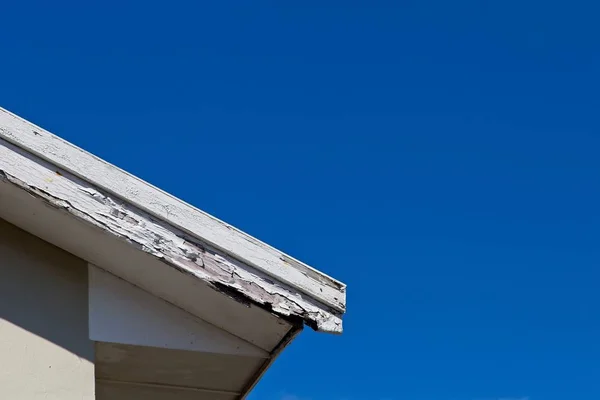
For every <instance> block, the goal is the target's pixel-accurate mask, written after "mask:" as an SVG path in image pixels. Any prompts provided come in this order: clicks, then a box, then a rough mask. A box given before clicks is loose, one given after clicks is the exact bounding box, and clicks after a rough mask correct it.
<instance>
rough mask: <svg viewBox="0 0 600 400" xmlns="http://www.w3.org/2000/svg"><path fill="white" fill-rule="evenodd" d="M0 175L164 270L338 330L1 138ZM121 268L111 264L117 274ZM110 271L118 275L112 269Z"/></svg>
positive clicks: (238, 267)
mask: <svg viewBox="0 0 600 400" xmlns="http://www.w3.org/2000/svg"><path fill="white" fill-rule="evenodd" d="M0 173H1V174H2V175H4V180H5V181H6V182H8V183H10V184H12V185H15V186H18V187H19V188H21V189H22V190H24V191H26V192H28V193H29V194H31V195H33V196H35V197H37V198H40V199H43V200H44V201H45V202H46V204H48V205H49V206H51V207H55V208H58V209H60V210H63V211H65V212H67V213H68V214H70V215H72V216H74V217H76V218H77V219H78V220H80V221H81V222H84V223H86V224H89V225H92V226H95V227H97V228H99V229H102V230H103V231H104V232H105V233H106V234H108V235H112V236H114V237H116V238H119V239H120V240H122V241H126V242H128V243H130V244H131V246H132V248H135V249H136V251H140V252H144V253H146V254H149V255H152V256H153V257H154V258H156V259H159V260H161V261H162V262H163V263H164V264H166V265H167V266H171V267H172V268H174V269H176V270H178V271H181V272H183V273H185V274H189V275H191V276H194V277H195V278H197V279H198V280H200V281H203V282H206V283H208V284H209V285H211V286H212V287H213V288H215V289H217V290H220V291H223V292H224V293H226V294H227V295H232V296H233V295H237V294H239V295H241V296H242V297H243V298H245V299H249V300H250V301H252V302H253V303H255V304H260V305H263V306H264V307H266V308H269V309H271V310H272V311H273V312H274V313H276V314H278V315H280V316H286V317H296V318H301V319H302V320H304V321H305V322H306V323H307V324H309V325H311V326H314V327H315V328H316V329H317V330H320V331H323V332H332V333H340V332H341V331H342V321H341V318H340V314H341V313H339V312H336V311H335V310H333V309H331V308H329V307H327V306H325V305H323V304H322V303H320V302H318V301H315V300H314V299H313V298H312V297H309V296H305V295H303V294H302V293H299V292H298V291H297V290H296V288H295V287H290V286H287V285H285V284H281V283H279V282H278V281H272V280H271V279H269V277H268V276H266V275H265V274H264V273H262V272H261V271H260V270H256V269H255V268H253V267H252V266H248V265H245V264H243V263H240V262H239V261H238V260H236V259H233V258H230V257H228V256H227V255H226V254H223V253H221V252H219V251H218V250H215V249H213V248H211V247H209V246H204V245H203V244H201V243H197V242H195V241H194V239H193V238H190V237H189V235H187V234H186V233H185V232H183V231H181V230H179V229H178V228H176V227H174V226H172V225H169V224H166V223H164V222H162V221H157V220H156V219H155V218H153V217H152V216H150V215H149V214H147V213H146V212H145V211H143V210H141V209H139V208H137V207H134V206H132V205H130V204H128V203H125V202H123V201H122V200H121V199H119V198H118V197H114V196H112V195H110V194H108V193H106V192H104V191H102V190H101V189H100V188H97V187H95V186H93V185H92V184H90V183H89V182H86V181H84V180H82V179H80V178H78V177H76V176H74V175H72V174H70V173H69V172H67V171H63V170H60V169H57V168H56V166H54V165H52V164H50V163H48V162H45V161H43V160H40V159H38V158H37V157H36V156H33V155H31V154H28V153H26V152H25V151H23V149H21V148H19V147H16V146H14V145H12V144H10V143H7V142H6V141H4V140H2V139H0ZM96 251H98V252H108V256H109V257H110V256H112V257H114V255H112V254H111V253H110V251H111V249H97V250H96ZM88 261H91V260H88ZM97 265H99V266H100V267H102V268H105V267H104V265H101V264H97ZM126 267H127V266H119V265H117V268H118V269H123V270H124V269H125V268H126ZM111 272H113V273H115V274H116V275H118V276H121V275H120V274H119V272H118V271H115V270H114V269H113V270H111ZM133 278H134V279H137V278H136V277H133ZM125 279H128V280H130V279H132V277H131V276H130V277H127V278H125ZM165 284H166V283H165ZM142 287H143V286H142ZM173 290H177V288H176V287H175V288H173ZM153 293H154V292H153ZM157 295H158V294H157ZM172 295H173V293H171V296H172ZM159 296H160V297H164V296H162V295H159ZM172 302H173V301H172ZM175 303H176V302H175Z"/></svg>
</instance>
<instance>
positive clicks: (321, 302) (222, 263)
mask: <svg viewBox="0 0 600 400" xmlns="http://www.w3.org/2000/svg"><path fill="white" fill-rule="evenodd" d="M82 129H85V128H84V127H82ZM133 150H135V149H132V151H133ZM0 183H1V184H0V201H2V199H3V197H2V195H3V194H4V195H6V193H8V192H9V191H11V193H13V192H14V193H16V192H15V191H20V192H23V193H27V194H28V195H29V196H33V198H35V199H36V200H37V201H38V202H37V203H35V204H38V203H39V204H42V203H43V204H44V206H45V207H48V206H50V207H51V208H53V209H58V210H60V211H61V214H57V215H60V217H57V218H61V220H60V221H61V226H62V224H63V223H64V229H65V230H67V229H68V230H69V232H73V233H72V234H69V235H67V234H66V232H65V235H62V236H61V235H57V234H56V232H54V233H53V232H50V231H49V230H48V227H47V225H48V221H49V219H47V220H39V221H37V219H36V218H37V217H35V216H33V215H30V214H36V213H40V215H41V213H44V212H45V211H44V210H42V208H40V209H39V210H38V209H32V210H31V212H30V213H29V214H28V215H25V213H23V212H22V210H16V207H12V209H11V210H12V211H11V210H8V208H6V209H5V210H4V212H3V213H0V217H3V218H8V217H9V216H10V215H12V214H11V212H12V213H13V214H14V215H13V221H14V220H16V219H18V218H20V219H27V221H29V222H27V224H25V222H23V225H27V226H28V229H29V230H30V231H33V232H35V233H36V234H37V235H38V236H40V237H42V238H43V239H45V240H48V241H51V242H54V243H55V244H57V245H60V247H63V248H65V249H66V250H68V251H71V252H73V253H74V254H76V255H78V256H80V257H82V258H85V259H87V261H89V262H91V263H94V264H96V265H98V266H99V267H101V268H103V269H106V270H108V271H110V272H112V273H114V274H115V275H117V276H121V277H123V278H124V279H126V280H129V281H132V282H133V283H134V284H136V285H139V286H141V287H143V288H145V289H146V290H148V291H150V292H151V293H153V294H155V295H157V296H159V297H162V298H164V299H166V300H168V301H170V302H172V303H174V304H176V305H178V306H179V307H181V308H184V309H185V310H187V311H190V312H192V313H196V314H197V311H198V310H197V309H198V308H201V307H210V306H211V305H210V304H208V305H199V303H198V302H199V301H200V298H199V297H194V296H195V295H194V291H193V290H192V289H190V290H183V289H182V288H181V287H180V286H178V285H179V284H178V283H177V282H179V281H178V279H179V278H177V276H179V275H182V274H183V275H185V276H186V277H191V278H193V280H194V281H196V282H197V283H202V284H206V285H202V286H208V287H210V288H211V289H212V290H213V291H217V292H218V293H219V295H220V296H222V295H223V294H225V295H226V297H229V298H235V299H236V300H237V301H238V302H241V303H247V304H251V305H252V306H253V307H256V306H258V307H260V308H262V309H263V310H268V311H269V312H271V313H273V314H275V315H277V316H279V317H281V318H284V319H287V320H293V321H300V320H301V321H303V322H304V323H306V324H308V325H310V326H312V327H314V328H315V329H316V330H319V331H323V332H330V333H341V331H342V320H341V317H342V315H343V313H344V312H345V310H346V286H345V285H344V284H343V283H341V282H339V281H337V280H335V279H333V278H331V277H329V276H327V275H325V274H324V273H322V272H319V271H317V270H316V269H313V268H311V267H309V266H308V265H306V264H304V263H302V262H300V261H298V260H296V259H294V258H292V257H291V256H289V255H287V254H285V253H283V252H281V251H279V250H277V249H275V248H273V247H271V246H269V245H267V244H265V243H263V242H261V241H260V240H258V239H256V238H254V237H252V236H250V235H248V234H246V233H244V232H242V231H240V230H238V229H236V228H235V227H233V226H231V225H229V224H227V223H225V222H223V221H221V220H219V219H217V218H215V217H213V216H211V215H209V214H207V213H205V212H203V211H201V210H199V209H197V208H195V207H193V206H191V205H189V204H187V203H185V202H184V201H182V200H180V199H177V198H175V197H174V196H172V195H170V194H168V193H166V192H164V191H162V190H160V189H158V188H156V187H154V186H152V185H150V184H149V183H147V182H144V181H143V180H141V179H139V178H137V177H135V176H133V175H131V174H129V173H127V172H125V171H123V170H121V169H119V168H117V167H115V166H114V165H111V164H109V163H107V162H106V161H104V160H101V159H100V158H98V157H96V156H94V155H92V154H90V153H88V152H86V151H84V150H82V149H80V148H78V147H76V146H74V145H72V144H71V143H69V142H67V141H65V140H63V139H61V138H59V137H58V136H55V135H53V134H51V133H50V132H48V131H46V130H44V129H42V128H40V127H38V126H36V125H34V124H32V123H30V122H28V121H25V120H23V119H22V118H20V117H18V116H16V115H14V114H12V113H10V112H8V111H6V110H4V109H1V108H0ZM18 196H19V195H18V194H15V196H13V197H12V198H15V199H16V198H20V197H18ZM7 204H8V203H7ZM32 204H33V203H32ZM0 205H2V204H1V203H0ZM2 207H8V206H7V205H6V204H4V205H2ZM31 207H32V208H35V207H37V206H35V205H32V206H31ZM17 214H18V216H17ZM48 218H50V217H48ZM52 218H54V217H52ZM84 225H85V227H86V228H85V229H88V228H90V227H91V228H93V229H91V228H90V229H89V232H90V233H89V234H88V233H85V234H84V233H78V234H75V233H74V232H80V231H81V232H83V229H84V228H83V226H84ZM100 231H101V232H102V235H96V233H97V232H100ZM85 232H88V231H85ZM64 236H68V237H67V238H65V237H64ZM115 239H118V243H119V245H117V244H116V243H117V241H116V240H115ZM91 240H94V241H97V242H98V243H97V245H96V246H91V245H90V241H91ZM123 243H127V246H128V248H127V249H125V248H122V247H118V246H122V245H123ZM117 247H118V248H117ZM138 253H140V254H141V253H143V254H144V257H146V258H144V259H143V260H148V263H150V264H152V265H155V267H153V268H150V267H148V268H147V269H142V270H140V269H139V268H137V266H135V267H134V266H132V264H133V261H130V262H128V263H127V262H124V260H138V258H135V257H138V256H139V255H138ZM148 255H150V256H151V258H152V260H150V258H148ZM139 260H142V259H141V258H139ZM137 262H139V261H136V263H137ZM192 286H193V285H192V284H190V286H189V287H190V288H191V287H192ZM198 287H199V286H194V288H196V289H197V290H199V289H198ZM196 289H194V290H196ZM203 318H205V316H203ZM219 318H220V317H219V316H218V315H216V316H215V317H214V319H215V320H214V321H209V322H211V323H214V324H216V325H217V326H223V325H227V324H228V323H229V322H228V320H226V319H225V317H222V318H223V320H219ZM225 327H226V328H229V327H227V326H225ZM240 329H242V328H240ZM243 329H251V328H249V327H246V328H243ZM242 336H243V335H242ZM250 336H252V335H250ZM248 340H250V341H252V338H250V339H248ZM256 340H260V339H259V338H256Z"/></svg>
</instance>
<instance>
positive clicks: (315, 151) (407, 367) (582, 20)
mask: <svg viewBox="0 0 600 400" xmlns="http://www.w3.org/2000/svg"><path fill="white" fill-rule="evenodd" d="M5 3H6V4H3V6H2V32H3V34H2V40H1V41H0V51H1V54H3V57H2V61H1V62H0V73H1V76H2V81H1V86H0V104H1V105H2V106H3V107H5V108H8V109H9V110H11V111H13V112H15V113H17V114H20V115H21V116H23V117H25V118H27V119H30V120H32V121H33V122H35V123H37V124H39V125H41V126H43V127H45V128H47V129H49V130H50V131H53V132H55V133H57V134H59V135H60V136H62V137H64V138H65V139H67V140H70V141H72V142H74V143H75V144H77V145H79V146H81V147H83V148H85V149H87V150H89V151H91V152H93V153H95V154H97V155H99V156H101V157H102V158H105V159H106V160H108V161H110V162H113V163H115V164H117V165H118V166H120V167H122V168H124V169H126V170H128V171H130V172H132V173H134V174H136V175H138V176H140V177H142V178H144V179H146V180H148V181H149V182H151V183H153V184H155V185H157V186H160V187H161V188H163V189H165V190H167V191H169V192H171V193H173V194H175V195H177V196H178V197H181V198H183V199H184V200H186V201H188V202H190V203H192V204H194V205H196V206H198V207H200V208H201V209H203V210H205V211H207V212H209V213H211V214H213V215H215V216H217V217H219V218H221V219H224V220H226V221H227V222H230V223H232V224H234V225H236V226H238V227H239V228H241V229H243V230H245V231H247V232H249V233H251V234H253V235H254V236H257V237H258V238H260V239H262V240H264V241H266V242H268V243H270V244H272V245H274V246H276V247H278V248H280V249H282V250H284V251H286V252H288V253H290V254H292V255H293V256H295V257H297V258H299V259H301V260H303V261H305V262H307V263H309V264H311V265H313V266H315V267H317V268H319V269H321V270H323V271H325V272H327V273H328V274H330V275H333V276H335V277H336V278H339V279H340V280H342V281H344V282H346V283H347V284H348V287H349V290H348V310H349V311H348V314H347V318H346V319H345V333H344V335H343V336H341V337H333V336H327V335H322V334H316V333H313V332H310V331H308V330H307V331H306V332H305V334H303V335H302V336H301V338H300V339H298V341H297V342H296V343H294V344H293V345H292V346H291V347H290V348H289V349H288V350H287V351H286V352H285V353H284V355H283V356H282V357H281V358H280V359H279V360H278V361H277V362H276V364H275V365H274V366H273V368H272V369H271V370H270V371H269V373H268V374H267V375H266V376H265V377H264V379H263V380H262V381H261V383H260V385H259V386H258V387H257V388H256V390H255V392H254V393H253V395H252V396H251V400H259V399H265V400H364V399H369V400H370V399H373V400H564V399H577V400H587V399H598V398H600V340H598V338H599V337H600V313H599V312H598V309H599V306H600V291H599V290H598V282H599V280H600V269H599V265H600V263H599V262H600V250H599V246H598V239H599V234H600V232H599V227H600V212H599V211H598V205H599V204H600V186H599V184H598V178H599V174H600V157H598V153H599V149H600V120H599V118H598V110H599V109H600V100H599V95H598V93H600V90H599V89H600V78H599V76H600V75H599V74H598V71H599V70H600V51H598V49H599V48H600V47H599V45H600V43H599V42H600V40H599V39H600V28H599V25H598V23H597V15H598V12H599V11H600V10H598V9H597V8H596V7H595V6H593V5H592V3H593V2H577V1H575V2H569V3H568V4H567V3H566V2H561V3H559V2H548V1H545V2H542V1H529V2H522V1H510V0H509V1H502V2H500V1H495V2H491V1H455V2H449V1H396V2H377V1H376V2H353V1H347V2H338V1H325V2H310V1H309V2H211V3H213V4H204V3H208V2H187V3H184V2H178V1H172V2H164V3H162V2H161V3H157V2H152V1H144V2H142V1H127V2H113V3H111V2H110V1H107V2H102V3H95V4H92V2H41V1H40V2H37V3H36V2H28V1H12V2H5Z"/></svg>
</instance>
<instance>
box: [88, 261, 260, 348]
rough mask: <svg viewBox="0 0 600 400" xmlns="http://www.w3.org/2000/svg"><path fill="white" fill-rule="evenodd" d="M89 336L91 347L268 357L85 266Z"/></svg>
mask: <svg viewBox="0 0 600 400" xmlns="http://www.w3.org/2000/svg"><path fill="white" fill-rule="evenodd" d="M88 279H89V335H90V339H91V340H93V341H96V342H110V343H121V344H127V345H134V346H149V347H158V348H164V349H174V350H187V351H196V352H205V353H218V354H230V355H237V356H248V357H258V358H269V357H270V353H269V352H267V351H265V350H263V349H261V348H259V347H257V346H254V345H252V344H251V343H248V342H246V341H244V340H242V339H240V338H238V337H236V336H233V335H232V334H231V333H229V332H226V331H224V330H222V329H219V328H217V327H216V326H214V325H211V324H209V323H207V322H206V321H203V320H201V319H199V318H197V317H195V316H193V315H191V314H189V313H187V312H185V311H183V310H182V309H180V308H178V307H175V306H174V305H172V304H169V303H167V302H166V301H164V300H163V299H160V298H158V297H156V296H153V295H152V294H150V293H148V292H146V291H144V290H142V289H140V288H138V287H136V286H134V285H132V284H131V283H129V282H127V281H125V280H123V279H120V278H117V277H116V276H114V275H112V274H110V273H108V272H106V271H104V270H102V269H100V268H98V267H96V266H94V265H91V264H89V265H88Z"/></svg>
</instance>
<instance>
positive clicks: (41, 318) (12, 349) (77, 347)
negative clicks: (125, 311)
mask: <svg viewBox="0 0 600 400" xmlns="http://www.w3.org/2000/svg"><path fill="white" fill-rule="evenodd" d="M0 207H1V204H0ZM56 229H58V230H60V227H56ZM87 288H88V279H87V264H86V263H85V262H84V261H83V260H80V259H78V258H77V257H75V256H72V255H71V254H69V253H66V252H64V251H63V250H61V249H59V248H57V247H54V246H52V245H50V244H48V243H46V242H44V241H42V240H40V239H38V238H36V237H35V236H32V235H30V234H28V233H26V232H24V231H22V230H20V229H18V228H16V227H14V226H13V225H10V224H8V223H7V222H5V221H3V220H1V219H0V399H7V400H8V399H19V400H32V399H44V400H70V399H77V400H82V399H84V400H92V399H94V362H93V360H94V343H93V342H92V341H90V340H89V335H88V289H87Z"/></svg>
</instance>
